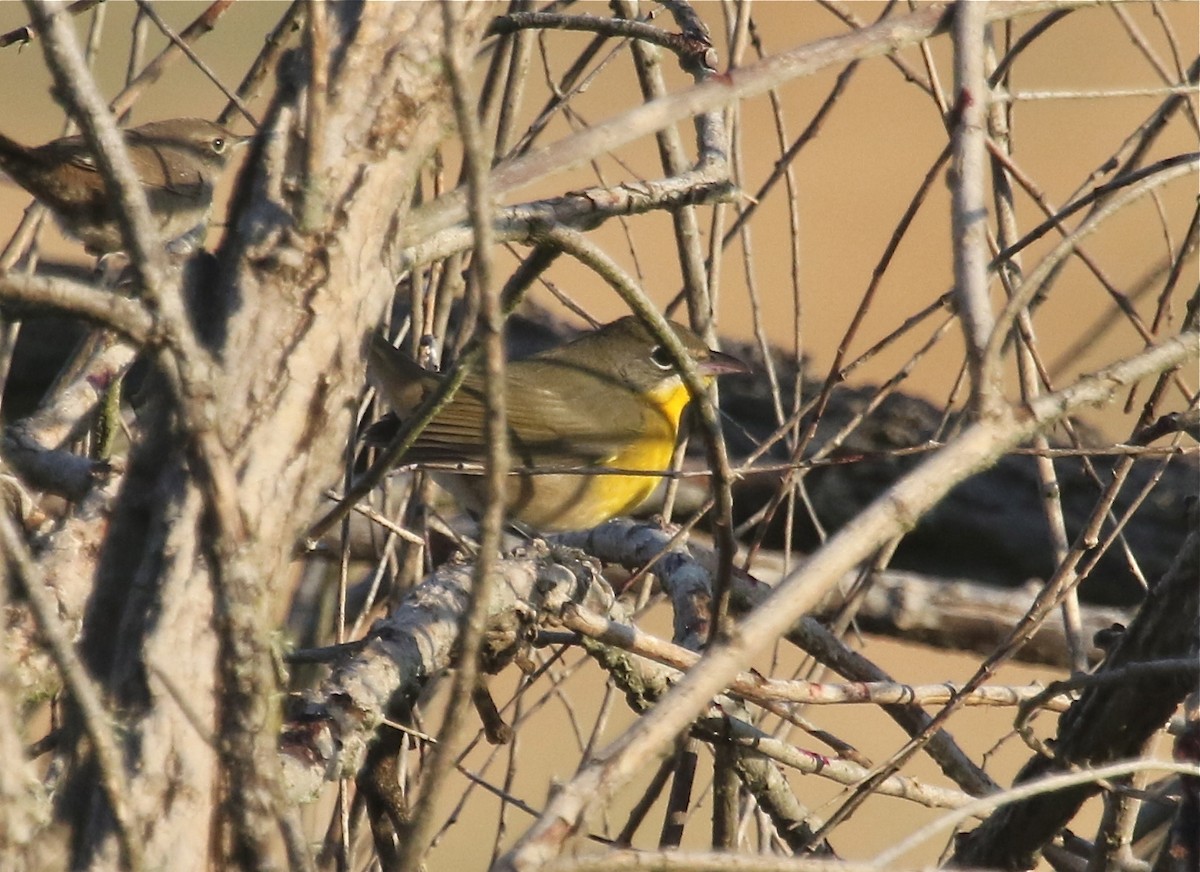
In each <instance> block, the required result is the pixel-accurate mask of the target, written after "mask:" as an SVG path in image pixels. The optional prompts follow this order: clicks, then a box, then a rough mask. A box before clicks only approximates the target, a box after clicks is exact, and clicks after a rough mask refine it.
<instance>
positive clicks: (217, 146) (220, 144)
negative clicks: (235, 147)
mask: <svg viewBox="0 0 1200 872" xmlns="http://www.w3.org/2000/svg"><path fill="white" fill-rule="evenodd" d="M212 150H213V151H215V152H216V153H217V154H221V153H222V152H223V151H225V138H224V137H221V136H218V137H215V138H214V139H213V141H212Z"/></svg>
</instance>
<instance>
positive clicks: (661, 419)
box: [369, 317, 749, 530]
mask: <svg viewBox="0 0 1200 872" xmlns="http://www.w3.org/2000/svg"><path fill="white" fill-rule="evenodd" d="M671 327H672V329H673V330H674V331H675V335H676V336H678V337H679V341H680V342H681V343H682V344H683V347H684V348H685V349H687V352H688V354H689V355H691V357H692V359H693V360H694V361H695V363H696V368H697V370H699V373H700V377H701V378H702V379H703V380H704V381H706V382H710V381H712V380H713V379H714V378H716V377H717V376H719V375H723V374H726V373H738V372H748V371H749V368H748V367H747V366H746V364H744V363H742V361H740V360H738V359H737V358H736V357H731V356H730V355H728V354H722V353H721V352H719V351H714V350H713V349H711V348H709V347H708V346H707V345H706V344H705V343H704V340H702V339H701V338H700V337H699V336H697V335H696V334H695V333H693V332H692V331H691V330H689V329H688V328H687V327H684V326H683V325H682V324H675V323H672V324H671ZM369 372H370V375H371V377H372V379H373V380H374V382H375V384H376V385H377V386H378V387H379V389H380V390H381V391H382V393H383V396H384V397H385V398H386V400H387V402H388V403H389V405H391V407H392V409H393V410H394V411H395V412H396V413H397V414H399V415H400V417H401V418H403V417H405V416H407V415H408V414H409V413H411V412H412V411H413V409H415V408H416V406H417V405H418V404H419V403H420V402H421V401H422V400H423V399H424V398H425V397H426V396H428V395H429V394H430V393H432V392H433V391H435V390H437V388H438V385H439V384H440V383H441V381H442V378H443V376H441V375H439V374H437V373H432V372H428V371H427V370H424V369H422V368H421V367H420V366H418V365H417V363H416V362H415V361H413V360H411V359H410V358H408V357H406V356H405V355H404V354H403V353H402V352H400V351H398V350H397V349H395V348H393V347H392V346H391V345H390V344H389V343H388V341H387V340H386V339H384V338H383V337H381V336H375V337H374V339H373V341H372V344H371V348H370V366H369ZM504 390H505V403H506V406H507V413H508V428H509V442H510V449H511V452H512V461H513V464H514V466H518V467H524V468H525V469H526V470H534V469H537V468H539V467H540V468H541V470H547V469H548V468H553V467H556V468H567V469H572V470H578V472H566V471H564V472H549V471H545V472H541V471H538V472H534V471H520V472H517V473H515V474H514V475H513V476H512V477H511V478H510V480H509V485H508V493H507V499H506V500H505V503H506V508H507V510H508V514H509V517H510V518H512V519H514V520H517V521H521V522H522V523H525V524H528V525H530V526H531V527H535V528H537V529H539V530H582V529H584V528H586V527H593V526H595V525H596V524H599V523H601V522H603V521H606V520H608V519H609V518H613V517H616V516H617V515H623V514H626V513H628V512H631V511H633V510H634V509H635V508H637V507H638V506H639V505H641V504H642V503H643V502H645V500H646V498H647V497H649V496H650V494H651V492H653V490H654V488H655V487H656V486H657V485H658V483H659V481H660V480H661V474H662V473H663V472H665V471H666V469H667V467H669V466H670V463H671V454H672V452H673V450H674V448H675V438H676V436H677V435H678V433H679V421H680V417H681V416H682V415H683V410H684V407H685V406H687V404H688V403H689V402H690V401H691V399H692V395H691V393H690V392H689V391H688V389H687V387H686V386H685V385H684V383H683V379H682V378H680V376H679V372H678V370H677V369H676V366H675V362H674V360H673V358H672V357H671V355H670V354H669V353H668V352H667V350H666V348H664V347H663V346H662V345H660V344H659V343H658V340H656V339H655V338H654V336H653V335H652V334H651V333H650V331H649V330H648V329H646V327H645V325H643V324H642V322H641V321H639V320H638V319H637V318H634V317H625V318H621V319H620V320H618V321H614V322H612V323H611V324H607V325H605V326H604V327H601V328H600V329H599V330H596V331H594V332H592V333H585V334H583V335H582V336H580V337H579V338H578V339H575V340H574V341H572V342H568V343H567V344H565V345H560V346H558V347H557V348H551V349H549V350H548V351H543V352H542V353H541V354H535V355H534V356H533V357H529V358H526V359H525V360H518V361H514V362H512V363H510V364H509V365H508V368H507V370H506V373H505V388H504ZM483 421H484V417H483V377H482V374H481V373H479V372H477V371H476V372H472V373H470V374H469V375H468V376H467V378H466V381H465V382H464V383H463V385H462V387H461V388H460V390H459V391H458V393H457V394H455V396H454V399H452V400H451V401H450V403H449V404H447V405H446V406H445V408H443V409H442V410H441V411H439V412H438V413H437V415H435V416H434V418H433V420H432V421H431V422H430V423H429V426H427V427H426V428H425V429H424V430H423V431H422V432H421V435H420V436H418V437H417V441H416V444H415V445H413V447H412V449H411V450H410V451H409V452H408V454H407V455H405V457H404V458H403V460H404V461H408V462H433V463H449V464H455V463H480V462H482V460H483V458H484V456H485V455H486V453H487V445H486V442H485V441H484V433H483V430H484V426H483ZM601 467H607V468H609V469H614V470H624V471H627V472H628V473H630V474H626V475H621V474H594V473H596V471H597V470H598V469H599V468H601ZM656 473H658V474H657V475H656ZM436 478H437V480H438V482H439V483H440V484H442V485H444V486H445V487H446V488H447V489H448V490H449V491H450V492H451V493H452V494H454V495H455V496H456V497H457V498H458V499H459V501H460V502H461V503H463V505H465V506H466V507H467V508H470V509H479V508H481V507H482V505H483V495H482V488H483V480H482V479H481V478H480V477H479V476H477V475H476V476H472V475H457V474H453V473H445V474H439V475H437V476H436Z"/></svg>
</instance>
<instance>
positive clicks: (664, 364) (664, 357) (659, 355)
mask: <svg viewBox="0 0 1200 872" xmlns="http://www.w3.org/2000/svg"><path fill="white" fill-rule="evenodd" d="M650 361H651V362H652V363H653V364H654V365H655V366H657V367H658V368H659V369H670V368H671V367H673V366H674V365H675V358H673V357H671V352H669V351H668V350H667V347H666V346H665V345H656V346H654V348H653V350H652V351H651V352H650Z"/></svg>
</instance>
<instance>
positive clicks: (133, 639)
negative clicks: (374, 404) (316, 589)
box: [67, 3, 487, 870]
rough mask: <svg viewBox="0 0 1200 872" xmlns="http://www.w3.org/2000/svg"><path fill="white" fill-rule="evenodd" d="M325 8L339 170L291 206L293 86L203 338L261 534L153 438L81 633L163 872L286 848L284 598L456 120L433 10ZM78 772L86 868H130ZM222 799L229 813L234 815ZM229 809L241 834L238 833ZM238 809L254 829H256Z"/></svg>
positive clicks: (329, 125) (240, 218) (331, 145)
mask: <svg viewBox="0 0 1200 872" xmlns="http://www.w3.org/2000/svg"><path fill="white" fill-rule="evenodd" d="M486 9H487V7H486V5H485V4H469V5H466V6H462V7H459V8H458V9H457V14H458V15H459V16H460V17H461V19H462V24H463V26H464V28H466V34H467V39H468V40H471V41H473V40H475V39H477V38H478V36H479V34H480V32H481V26H482V24H483V23H484V22H485V20H486V18H485V16H484V12H485V11H486ZM327 13H328V15H329V16H330V21H329V27H328V31H329V33H330V39H331V42H332V44H331V46H329V49H330V52H329V54H328V55H327V56H329V57H332V58H333V61H332V62H331V64H330V70H329V87H328V97H327V104H326V106H325V118H324V123H323V125H322V126H321V128H320V130H319V136H320V138H321V140H322V141H321V154H322V155H323V166H322V167H321V168H320V170H319V172H318V173H316V174H315V175H314V176H313V177H312V178H310V179H309V182H310V185H311V186H312V187H311V190H309V191H307V192H301V194H300V195H299V197H297V198H294V199H293V200H292V201H290V202H286V203H285V202H280V201H278V200H277V199H276V197H278V193H277V192H278V191H279V190H280V186H279V183H278V179H274V180H272V179H271V177H270V176H269V173H270V172H275V173H281V172H283V168H282V167H281V166H279V165H278V163H279V162H278V161H277V160H275V161H274V162H273V161H272V158H276V157H278V156H280V155H283V154H284V153H295V154H301V155H302V154H303V153H304V144H303V143H299V144H298V145H297V144H296V143H295V142H294V141H293V142H288V143H287V144H286V145H285V143H284V141H281V139H280V138H282V137H289V136H294V133H293V131H292V120H293V119H294V118H295V117H297V112H296V107H295V106H294V105H293V104H292V103H290V102H289V98H288V96H287V95H288V94H289V93H295V89H289V88H288V87H286V86H285V87H284V88H282V89H281V91H280V93H281V95H282V96H280V97H278V98H277V100H276V102H275V104H274V105H273V106H272V109H271V114H270V115H269V117H268V120H267V124H266V125H265V128H266V130H265V134H264V136H263V137H260V140H259V145H258V149H259V150H258V151H256V153H255V154H254V155H252V156H251V160H250V161H249V162H248V164H247V166H246V169H245V171H244V173H243V177H242V179H241V184H240V186H239V189H240V191H241V192H242V195H241V199H240V200H239V202H238V204H237V206H236V207H235V210H236V217H235V222H236V223H234V224H233V225H232V231H231V233H230V234H229V237H228V238H227V241H226V243H225V245H224V246H223V247H222V249H221V250H220V251H219V252H218V253H217V258H218V267H217V270H216V272H215V279H214V280H213V281H212V283H211V284H210V285H209V286H207V287H201V288H198V289H197V290H198V291H199V293H202V294H203V295H204V297H205V299H210V300H220V301H224V303H225V309H226V315H225V316H224V318H227V320H223V321H220V322H217V323H209V324H206V325H203V330H202V331H198V332H203V333H204V334H207V335H216V336H221V337H224V339H223V341H219V342H218V343H216V345H215V347H214V348H213V349H212V350H213V353H214V361H215V365H214V366H213V367H212V369H211V372H210V376H211V387H212V402H214V403H215V404H216V409H215V413H214V415H213V418H214V419H215V420H216V421H217V422H219V424H218V425H219V432H218V434H217V435H218V437H219V439H220V442H221V443H222V444H223V446H224V447H225V449H226V450H227V451H228V452H229V455H230V457H231V460H232V464H233V467H234V469H235V471H236V480H237V500H238V503H239V505H238V509H239V510H240V514H241V517H242V519H243V521H244V527H245V536H244V538H243V539H242V541H238V542H235V543H233V544H234V548H233V549H232V552H231V553H230V552H224V553H218V550H217V549H216V548H212V549H210V550H207V551H206V550H205V549H204V547H203V546H202V545H201V543H204V542H212V541H213V539H212V538H209V537H207V535H206V534H207V533H208V532H209V531H210V530H211V527H212V523H213V522H212V519H211V518H210V517H209V512H208V509H207V507H206V505H207V504H206V499H205V496H204V487H205V486H206V483H205V482H203V481H198V480H197V478H196V475H195V468H196V464H194V463H192V462H190V459H189V455H188V452H187V450H186V448H185V446H184V445H183V444H182V440H181V439H179V438H177V437H175V436H169V437H164V438H160V439H151V440H149V441H148V442H146V443H144V444H143V445H141V446H140V447H139V448H138V449H137V452H136V454H135V455H134V456H133V457H132V458H131V465H130V472H129V477H128V479H127V480H126V482H125V486H124V488H123V490H122V492H121V494H120V496H119V497H118V499H117V501H116V504H115V506H114V510H113V516H112V524H113V526H114V528H120V529H121V530H122V532H123V535H120V536H115V535H114V536H110V538H109V541H111V542H119V543H121V545H120V548H119V553H116V552H117V551H118V549H116V548H114V549H111V552H110V553H107V554H105V555H104V556H103V558H102V572H101V587H100V591H99V594H98V596H97V597H96V598H94V599H93V602H92V605H91V608H90V610H89V614H88V617H87V620H86V623H85V630H84V632H85V637H86V638H87V640H88V645H87V651H88V655H89V659H90V662H91V665H92V668H93V672H94V674H96V675H97V676H98V677H99V678H100V679H101V680H102V681H108V682H109V690H110V692H111V694H112V695H113V696H114V697H115V698H117V699H119V700H120V702H121V703H122V704H123V706H124V707H125V711H127V712H130V713H131V714H132V716H131V717H130V719H129V721H128V724H127V727H128V730H127V732H125V733H124V734H123V738H124V739H125V742H124V746H123V750H124V751H125V754H126V755H127V757H126V760H127V772H126V777H127V779H128V787H129V791H128V796H129V801H130V804H131V810H132V812H133V817H132V820H133V821H134V822H135V830H136V832H135V834H134V835H135V837H136V838H138V839H140V840H141V841H142V843H143V852H144V857H145V862H146V865H147V868H170V869H174V870H188V869H195V870H201V869H211V868H216V867H220V866H222V865H224V864H225V863H226V862H228V861H229V860H230V859H232V860H233V861H237V862H240V863H242V864H243V865H250V864H251V863H252V862H253V863H260V862H262V861H263V860H264V854H263V853H261V851H262V846H263V845H265V844H267V843H269V841H270V840H271V839H272V838H274V834H273V833H271V832H263V829H264V826H263V824H264V823H269V822H270V821H271V818H272V816H273V815H279V814H281V812H280V810H279V808H278V802H277V796H276V795H275V793H274V791H273V789H272V785H273V779H272V778H271V777H262V775H263V773H266V774H267V775H268V776H269V774H270V770H271V769H273V767H275V766H276V765H277V764H276V763H275V742H276V729H277V722H278V715H277V714H276V713H277V711H278V698H277V697H276V696H275V695H274V694H275V692H276V690H277V689H276V687H275V686H274V682H273V680H272V675H273V673H272V662H271V647H270V640H271V628H272V627H274V626H275V620H274V617H275V616H274V615H273V610H274V609H273V606H274V604H275V603H276V602H277V601H278V594H279V591H280V589H281V587H282V586H283V584H284V583H285V582H286V580H287V575H288V570H289V564H290V562H291V558H292V555H293V553H294V548H295V545H296V541H297V536H298V534H299V533H301V532H302V529H303V527H304V525H305V524H306V523H307V522H309V521H310V520H311V517H312V509H313V507H315V506H316V504H317V501H318V499H319V497H320V494H321V492H322V489H323V488H325V487H328V486H329V485H331V484H333V483H335V482H336V481H337V476H338V474H339V473H338V470H339V466H340V461H341V454H342V452H343V450H344V446H345V440H346V435H347V432H348V429H349V427H350V424H351V415H352V414H353V411H354V408H355V405H356V400H357V397H358V393H359V390H360V388H361V386H362V380H363V354H362V349H363V347H364V338H365V337H366V336H367V335H368V333H369V331H370V330H372V329H373V328H374V327H375V326H376V324H377V323H378V321H379V319H380V317H381V316H382V314H383V312H384V307H385V305H386V303H387V301H388V300H389V299H390V297H391V295H392V293H393V290H394V288H395V283H396V281H397V278H398V276H397V270H398V266H397V264H398V257H397V254H398V251H399V249H400V248H401V247H402V245H403V244H404V240H402V239H397V238H396V233H395V228H396V227H397V226H398V225H399V223H400V219H401V218H402V217H403V214H404V212H405V211H406V206H407V204H408V203H409V202H411V199H412V193H413V188H414V184H415V181H416V179H417V177H418V173H419V171H420V169H421V167H422V164H423V162H424V161H425V160H426V158H427V157H428V155H429V153H430V151H431V149H432V147H433V146H434V145H435V144H436V143H437V142H438V140H439V139H440V138H441V137H442V135H443V134H444V133H446V132H447V127H448V119H449V117H450V116H449V113H448V111H447V95H448V92H447V89H446V85H445V82H444V81H443V78H442V64H441V52H442V43H443V40H442V26H441V13H440V10H439V8H438V5H437V4H436V3H421V4H415V3H405V4H400V3H369V4H362V5H358V4H347V5H345V6H343V5H340V4H339V5H336V6H334V5H331V6H330V7H329V8H328V10H327ZM306 57H307V55H306V54H305V53H304V51H303V50H298V52H297V55H296V57H295V58H293V61H294V63H292V64H291V65H290V67H289V65H287V64H285V68H284V73H283V76H284V77H285V79H286V78H287V77H289V76H293V77H294V76H297V75H304V76H306V75H307V63H306V62H305V60H306ZM273 163H274V164H275V165H274V166H273V165H272V164H273ZM291 166H293V164H289V167H291ZM308 195H315V196H317V197H318V198H320V202H322V203H323V206H324V210H323V216H324V219H323V220H322V221H319V222H318V223H319V224H320V229H319V230H317V231H315V232H312V233H308V234H305V233H302V232H301V231H300V229H299V228H298V226H297V224H296V222H295V221H294V220H293V218H292V217H291V216H292V215H295V214H298V209H297V204H298V203H299V202H300V199H301V198H303V197H304V196H308ZM281 207H282V208H281ZM206 308H209V309H213V310H215V309H218V308H220V307H219V306H209V307H206ZM163 416H164V420H163V421H161V422H160V423H163V424H166V423H167V422H166V421H165V413H163ZM163 432H164V433H166V432H169V428H168V430H164V431H163ZM147 494H150V495H152V496H151V497H150V498H149V499H147V496H146V495H147ZM113 532H114V533H115V532H117V531H116V529H114V530H113ZM243 658H247V659H245V660H244V661H243ZM230 661H235V662H230ZM235 709H236V710H240V711H239V712H238V713H236V714H235V713H233V712H232V710H235ZM136 713H140V717H139V716H137V715H136ZM237 734H241V737H242V738H241V739H240V740H239V739H238V735H237ZM247 737H248V739H249V741H248V742H247V741H246V739H247ZM248 749H251V753H252V756H253V758H254V759H253V762H254V763H255V764H256V765H257V766H258V767H261V770H262V771H261V772H258V773H256V774H254V775H252V774H251V773H247V772H242V771H239V769H238V768H237V765H238V764H244V763H245V762H247V761H246V760H245V759H244V757H245V756H246V754H247V750H248ZM231 755H232V757H233V761H232V762H233V763H234V767H233V768H232V769H231V768H230V766H229V764H230V763H231V760H230V759H229V758H230V756H231ZM219 758H225V759H224V761H223V762H224V764H225V765H224V766H222V765H218V762H219ZM238 758H243V759H238ZM81 764H82V765H80V766H79V767H77V769H76V773H75V780H76V789H74V790H71V791H68V792H67V795H68V797H69V800H68V807H69V808H70V810H71V812H72V817H73V819H74V822H75V824H76V825H77V832H79V833H83V834H85V836H84V838H83V839H82V840H81V841H79V842H77V844H76V846H75V856H76V861H77V865H79V866H81V867H89V868H95V869H101V868H114V867H116V866H117V865H119V863H120V861H119V860H118V856H119V853H120V852H119V848H118V840H117V839H116V838H114V835H113V828H112V824H111V815H110V812H109V811H108V808H107V802H106V801H105V793H104V791H103V789H102V788H101V787H100V786H98V782H97V779H96V777H95V772H94V769H93V767H92V766H91V765H90V763H87V762H84V761H81ZM222 772H227V773H230V776H231V778H230V782H229V783H223V782H222V781H221V779H220V773H222ZM221 804H225V806H226V808H225V810H226V811H229V809H233V812H232V814H231V815H226V814H218V811H219V810H220V807H221ZM230 816H231V817H232V818H233V819H234V824H233V825H232V827H230V828H229V829H221V826H222V824H221V823H220V822H222V821H225V820H226V819H227V818H228V817H230ZM239 819H240V820H242V821H243V828H246V827H248V828H249V829H250V830H251V832H240V831H239V825H238V823H237V821H238V820H239ZM226 826H228V824H226ZM256 852H259V853H256ZM223 854H225V855H227V856H226V858H223V857H222V855H223ZM277 856H278V855H277Z"/></svg>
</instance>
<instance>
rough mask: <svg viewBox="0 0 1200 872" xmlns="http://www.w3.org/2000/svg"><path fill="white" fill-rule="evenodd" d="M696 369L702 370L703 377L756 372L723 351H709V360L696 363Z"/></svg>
mask: <svg viewBox="0 0 1200 872" xmlns="http://www.w3.org/2000/svg"><path fill="white" fill-rule="evenodd" d="M696 369H698V370H700V374H701V375H708V376H718V375H733V374H735V373H747V372H753V371H754V370H752V369H751V368H750V365H749V364H747V363H746V362H744V361H742V360H739V359H738V358H736V357H734V356H733V355H732V354H726V353H725V352H723V351H709V352H708V357H707V358H705V359H704V360H698V361H696Z"/></svg>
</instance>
